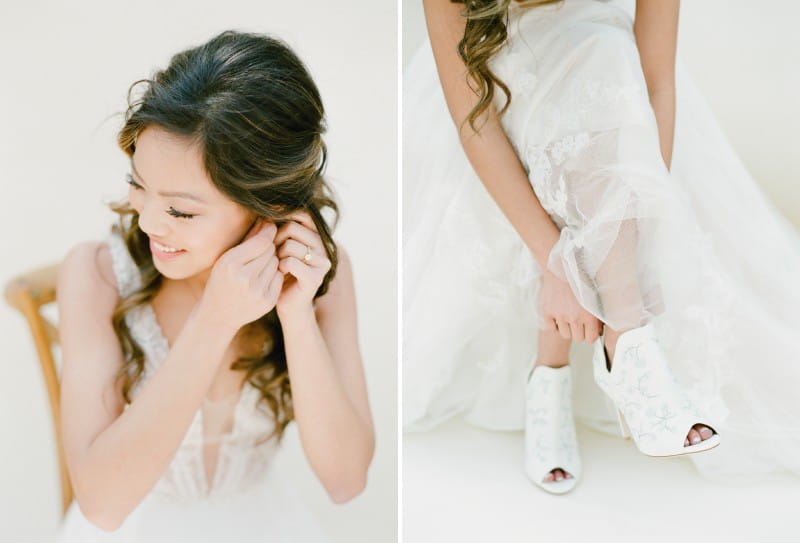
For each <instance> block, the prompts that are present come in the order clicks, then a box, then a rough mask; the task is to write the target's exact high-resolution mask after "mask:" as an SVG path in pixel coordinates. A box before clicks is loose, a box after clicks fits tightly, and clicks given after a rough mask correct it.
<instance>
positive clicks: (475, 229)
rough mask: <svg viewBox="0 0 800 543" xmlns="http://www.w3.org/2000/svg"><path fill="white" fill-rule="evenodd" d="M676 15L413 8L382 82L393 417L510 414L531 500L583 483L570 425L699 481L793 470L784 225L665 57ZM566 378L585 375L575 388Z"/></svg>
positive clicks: (476, 0)
mask: <svg viewBox="0 0 800 543" xmlns="http://www.w3.org/2000/svg"><path fill="white" fill-rule="evenodd" d="M678 11H679V2H678V0H671V1H666V2H655V1H647V0H638V1H637V3H636V15H635V18H633V19H632V18H631V17H630V16H629V15H628V13H627V12H625V11H624V10H623V9H621V8H620V7H618V6H615V5H614V4H612V3H608V2H603V1H598V0H555V1H553V0H550V1H547V0H546V1H536V0H533V1H524V2H518V1H510V0H499V1H498V0H467V1H466V3H455V2H447V1H445V0H427V1H426V2H425V16H426V21H427V28H428V35H429V43H426V44H424V45H423V47H422V48H421V49H420V50H419V51H418V53H417V54H416V56H415V57H414V59H413V60H412V61H411V63H410V65H409V67H408V69H407V71H406V73H405V77H404V81H405V88H404V107H403V109H404V112H405V113H404V115H405V119H404V179H403V182H404V191H405V194H404V218H403V224H404V233H403V236H404V239H403V243H404V270H403V276H404V288H403V291H404V319H403V320H404V323H405V325H404V347H403V352H404V361H403V363H404V371H403V385H404V390H403V409H404V413H403V416H404V426H405V428H406V430H408V431H419V430H426V429H429V428H431V427H433V426H435V425H436V424H438V423H440V422H442V421H444V420H445V419H447V418H449V417H452V416H454V415H456V414H463V416H465V418H466V419H467V420H468V421H469V422H471V423H473V424H476V425H478V426H482V427H486V428H492V429H518V428H524V430H525V466H524V467H525V471H526V474H527V475H528V477H529V478H531V480H532V481H533V482H534V483H536V484H538V485H539V486H541V487H542V488H543V489H545V490H547V491H549V492H553V493H563V492H567V491H569V490H571V489H572V488H573V487H574V486H575V484H576V482H577V481H578V480H579V478H580V477H581V455H580V452H579V449H578V443H577V437H576V433H575V424H574V420H575V419H576V418H577V419H579V420H581V421H582V422H583V423H585V424H586V425H588V426H590V427H592V428H594V429H597V430H600V431H604V432H610V433H614V432H617V431H619V432H620V433H621V434H622V435H623V436H624V437H631V438H632V439H633V441H634V443H635V445H636V446H637V448H638V449H639V450H640V451H641V452H642V453H644V454H647V455H651V456H673V455H681V454H689V455H690V458H691V459H692V461H693V462H694V464H695V465H696V467H697V469H698V471H699V472H700V473H701V474H702V475H704V476H705V477H707V478H711V479H716V480H732V479H743V478H745V477H748V478H757V477H759V476H762V475H764V474H766V473H769V472H773V471H783V470H789V471H792V472H795V473H800V460H798V454H797V453H798V452H800V425H798V423H797V422H796V421H797V420H798V415H800V406H798V405H797V404H796V402H794V401H793V396H794V394H795V393H794V392H793V391H794V390H795V389H796V388H797V384H798V383H800V366H798V364H797V363H796V362H797V361H799V360H800V344H798V343H797V341H796V337H795V332H796V330H797V329H798V324H800V322H798V321H800V319H799V318H798V317H797V313H796V309H795V308H796V307H797V306H798V304H800V289H797V288H793V285H794V284H795V280H796V277H798V275H800V238H798V234H797V232H796V231H795V230H794V229H793V228H792V227H791V226H790V225H789V223H788V222H787V221H786V220H785V219H784V218H783V217H782V216H781V215H780V213H779V212H778V211H777V210H776V209H775V208H774V206H773V205H772V204H771V203H770V202H769V201H768V200H767V199H766V198H765V196H764V194H763V193H762V192H761V191H760V189H759V187H758V186H757V185H756V183H755V182H754V180H753V179H752V178H751V177H750V175H749V174H748V173H747V171H746V170H745V168H744V167H743V165H742V164H741V163H740V161H739V159H738V158H737V156H736V155H735V153H734V151H733V150H732V148H731V147H730V145H729V144H728V142H727V140H726V139H725V137H724V135H723V134H722V133H721V132H720V130H719V127H718V125H717V123H716V120H715V119H714V117H713V115H712V114H711V112H710V110H709V109H708V107H707V106H706V104H705V102H704V101H703V98H702V96H701V95H700V94H699V93H698V92H697V90H696V89H695V88H694V86H693V84H692V82H691V80H690V79H689V78H688V76H687V74H686V73H685V71H684V70H683V68H682V65H681V63H680V61H679V60H678V61H677V62H676V37H677V28H678ZM448 113H449V114H448ZM571 341H577V342H587V343H592V344H593V349H594V350H593V357H592V363H591V367H590V368H589V367H581V366H576V367H574V368H573V367H571V365H570V364H569V359H568V357H569V354H570V344H571ZM583 371H591V374H592V378H593V380H594V382H595V383H596V384H597V386H596V387H593V388H592V389H589V390H587V391H586V393H585V394H581V395H577V396H576V397H575V398H574V399H573V398H572V394H571V392H572V388H573V382H574V381H575V377H576V374H577V373H579V372H583ZM598 399H600V400H601V401H600V402H598V401H597V400H598ZM603 401H605V402H606V405H607V406H608V409H607V410H603V409H602V408H603V407H604V404H603ZM598 406H600V408H598ZM617 428H618V430H617Z"/></svg>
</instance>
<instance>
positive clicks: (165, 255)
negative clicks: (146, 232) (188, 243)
mask: <svg viewBox="0 0 800 543" xmlns="http://www.w3.org/2000/svg"><path fill="white" fill-rule="evenodd" d="M156 243H157V242H156V241H153V240H152V239H151V240H150V252H151V253H153V256H154V257H156V258H158V259H159V260H171V259H173V258H177V257H179V256H181V255H182V254H184V253H185V252H186V250H185V249H181V250H179V251H173V252H167V251H163V250H161V249H159V247H158V245H156Z"/></svg>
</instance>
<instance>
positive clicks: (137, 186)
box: [125, 173, 194, 219]
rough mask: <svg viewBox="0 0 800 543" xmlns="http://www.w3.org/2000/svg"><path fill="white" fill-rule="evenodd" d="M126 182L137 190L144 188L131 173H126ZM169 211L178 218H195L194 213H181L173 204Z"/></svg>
mask: <svg viewBox="0 0 800 543" xmlns="http://www.w3.org/2000/svg"><path fill="white" fill-rule="evenodd" d="M125 182H126V183H128V184H129V185H130V186H132V187H133V188H134V189H136V190H144V188H143V187H142V186H141V185H140V184H139V183H137V182H136V181H134V180H133V176H131V174H129V173H128V174H125ZM167 213H168V214H170V215H172V216H173V217H177V218H178V219H192V218H194V215H192V214H189V213H181V212H180V211H178V210H177V209H175V208H174V207H172V206H170V208H169V209H168V210H167Z"/></svg>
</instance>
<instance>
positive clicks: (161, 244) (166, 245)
mask: <svg viewBox="0 0 800 543" xmlns="http://www.w3.org/2000/svg"><path fill="white" fill-rule="evenodd" d="M150 242H151V244H155V245H156V248H157V249H161V248H164V249H178V248H177V247H173V246H172V245H170V244H169V243H162V242H160V241H158V240H155V239H153V238H150ZM178 250H179V251H183V250H184V249H178ZM165 252H166V251H165Z"/></svg>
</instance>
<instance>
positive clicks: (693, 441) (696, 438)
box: [692, 436, 702, 443]
mask: <svg viewBox="0 0 800 543" xmlns="http://www.w3.org/2000/svg"><path fill="white" fill-rule="evenodd" d="M701 441H702V440H701V439H700V436H694V437H693V438H692V443H700V442H701Z"/></svg>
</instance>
